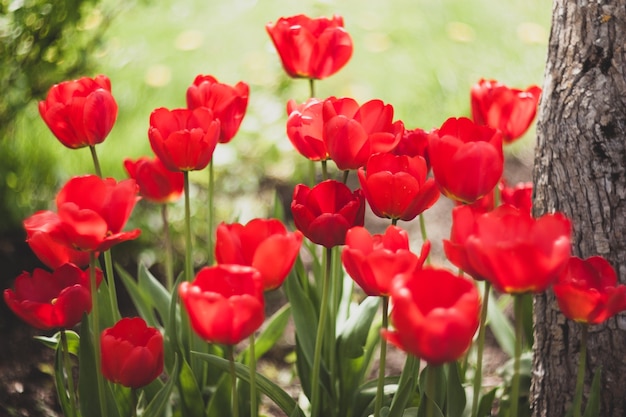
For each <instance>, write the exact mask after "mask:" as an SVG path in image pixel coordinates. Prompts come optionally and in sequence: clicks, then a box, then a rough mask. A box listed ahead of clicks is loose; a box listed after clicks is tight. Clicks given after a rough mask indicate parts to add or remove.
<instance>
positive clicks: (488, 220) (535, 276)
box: [465, 204, 571, 294]
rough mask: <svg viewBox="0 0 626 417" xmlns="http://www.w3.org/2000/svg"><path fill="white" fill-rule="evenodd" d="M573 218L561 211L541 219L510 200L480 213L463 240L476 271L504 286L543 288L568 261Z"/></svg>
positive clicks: (507, 290) (515, 289)
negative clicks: (471, 231)
mask: <svg viewBox="0 0 626 417" xmlns="http://www.w3.org/2000/svg"><path fill="white" fill-rule="evenodd" d="M570 246H571V222H570V221H569V219H568V218H567V217H565V216H564V215H563V214H561V213H555V214H546V215H544V216H542V217H540V218H538V219H534V218H532V217H531V215H530V213H528V212H526V211H523V210H519V209H517V208H515V207H513V206H510V205H508V204H505V205H502V206H500V207H498V208H496V209H495V210H494V211H491V212H489V213H485V214H483V215H481V216H480V217H478V218H477V219H476V225H475V231H474V233H472V234H471V235H470V236H469V237H468V238H467V240H466V242H465V248H466V251H467V257H468V258H469V261H470V263H471V265H472V267H473V268H474V270H475V271H476V272H477V274H478V275H479V276H481V277H483V278H484V279H486V280H488V281H489V282H491V284H493V286H494V288H495V289H497V290H498V291H500V292H504V293H509V294H522V293H526V292H532V293H540V292H542V291H545V290H546V288H548V287H549V286H550V285H551V284H552V283H553V282H554V281H556V279H557V278H558V277H559V274H560V273H561V271H562V270H563V268H565V266H566V265H567V262H568V261H569V258H570V251H571V248H570Z"/></svg>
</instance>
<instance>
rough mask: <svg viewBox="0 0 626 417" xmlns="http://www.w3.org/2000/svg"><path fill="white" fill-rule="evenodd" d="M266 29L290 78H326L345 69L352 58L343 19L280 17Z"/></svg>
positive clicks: (302, 16) (349, 39) (350, 44)
mask: <svg viewBox="0 0 626 417" xmlns="http://www.w3.org/2000/svg"><path fill="white" fill-rule="evenodd" d="M265 29H266V30H267V33H268V34H269V35H270V38H272V42H273V43H274V46H275V47H276V51H277V52H278V55H279V56H280V59H281V61H282V64H283V68H284V69H285V72H286V73H287V74H288V75H289V76H290V77H294V78H311V79H322V78H326V77H328V76H331V75H333V74H334V73H336V72H337V71H339V70H340V69H341V68H343V66H344V65H346V63H347V62H348V61H349V60H350V57H351V56H352V49H353V46H352V38H351V37H350V35H349V34H348V32H347V31H346V30H345V28H344V27H343V18H342V17H341V16H333V17H332V18H328V17H318V18H311V17H308V16H306V15H302V14H300V15H296V16H291V17H281V18H280V19H278V20H277V21H276V22H274V23H268V24H267V25H266V26H265Z"/></svg>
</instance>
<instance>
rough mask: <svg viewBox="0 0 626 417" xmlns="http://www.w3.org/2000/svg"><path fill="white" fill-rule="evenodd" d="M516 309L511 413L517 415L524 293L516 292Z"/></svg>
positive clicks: (512, 415)
mask: <svg viewBox="0 0 626 417" xmlns="http://www.w3.org/2000/svg"><path fill="white" fill-rule="evenodd" d="M514 310H515V350H514V358H513V361H514V362H513V381H512V383H511V396H510V398H511V408H510V413H509V415H510V416H511V417H517V414H518V413H517V409H518V403H519V387H520V359H521V356H522V337H523V336H524V326H523V323H522V317H523V311H524V304H523V295H522V294H516V295H515V296H514Z"/></svg>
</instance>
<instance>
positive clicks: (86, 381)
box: [78, 315, 106, 417]
mask: <svg viewBox="0 0 626 417" xmlns="http://www.w3.org/2000/svg"><path fill="white" fill-rule="evenodd" d="M80 334H81V336H82V337H81V344H80V353H79V359H78V360H79V363H80V366H79V367H78V379H79V381H80V383H79V384H78V398H79V403H80V411H81V414H82V415H83V416H85V417H87V416H89V417H106V416H101V415H100V406H99V404H100V400H99V399H98V372H99V371H100V370H99V369H98V366H97V365H96V355H95V351H94V346H93V343H92V341H93V339H92V338H93V336H92V332H91V329H90V327H89V320H88V319H87V315H83V320H82V322H81V324H80Z"/></svg>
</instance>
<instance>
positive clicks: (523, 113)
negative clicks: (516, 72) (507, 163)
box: [471, 79, 541, 143]
mask: <svg viewBox="0 0 626 417" xmlns="http://www.w3.org/2000/svg"><path fill="white" fill-rule="evenodd" d="M540 96H541V88H539V87H537V86H536V85H533V86H530V87H528V88H527V89H526V90H520V89H517V88H510V87H507V86H506V85H504V84H502V83H500V82H498V81H496V80H485V79H481V80H480V81H478V82H477V83H476V84H474V86H473V87H472V90H471V103H472V118H473V119H474V122H476V123H477V124H480V125H487V126H490V127H492V128H494V129H498V130H499V131H500V132H502V136H503V140H504V142H505V143H511V142H513V141H514V140H515V139H518V138H519V137H521V136H522V135H523V134H524V133H525V132H526V131H527V130H528V128H529V126H530V124H531V123H532V121H533V119H534V118H535V115H536V114H537V104H538V103H539V97H540Z"/></svg>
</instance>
